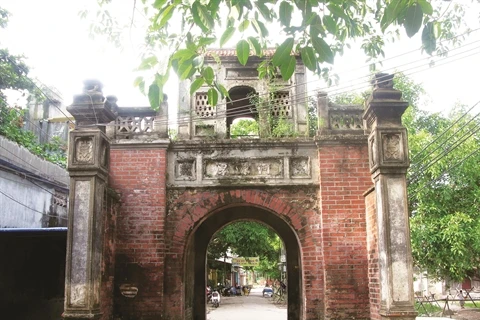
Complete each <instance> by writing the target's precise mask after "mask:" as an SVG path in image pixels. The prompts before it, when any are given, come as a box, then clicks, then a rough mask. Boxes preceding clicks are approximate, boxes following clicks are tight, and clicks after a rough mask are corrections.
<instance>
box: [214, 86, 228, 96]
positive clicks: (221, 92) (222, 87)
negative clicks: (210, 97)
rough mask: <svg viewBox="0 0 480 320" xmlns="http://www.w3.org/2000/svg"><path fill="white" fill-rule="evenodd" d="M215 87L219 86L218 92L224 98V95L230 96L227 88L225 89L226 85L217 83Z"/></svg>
mask: <svg viewBox="0 0 480 320" xmlns="http://www.w3.org/2000/svg"><path fill="white" fill-rule="evenodd" d="M215 87H216V88H217V90H218V92H220V95H221V96H222V99H223V98H224V97H228V96H229V94H228V91H227V89H225V87H224V86H223V85H221V84H219V83H215Z"/></svg>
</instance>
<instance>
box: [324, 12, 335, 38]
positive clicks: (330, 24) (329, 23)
mask: <svg viewBox="0 0 480 320" xmlns="http://www.w3.org/2000/svg"><path fill="white" fill-rule="evenodd" d="M323 24H324V25H325V28H327V31H328V32H330V33H331V34H336V33H337V23H336V22H335V20H334V19H333V18H332V17H331V16H324V17H323Z"/></svg>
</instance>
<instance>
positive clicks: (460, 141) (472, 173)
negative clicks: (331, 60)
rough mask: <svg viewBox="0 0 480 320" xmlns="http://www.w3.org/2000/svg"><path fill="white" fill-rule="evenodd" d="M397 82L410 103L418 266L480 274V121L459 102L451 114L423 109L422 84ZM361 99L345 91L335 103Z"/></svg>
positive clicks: (450, 274) (454, 275)
mask: <svg viewBox="0 0 480 320" xmlns="http://www.w3.org/2000/svg"><path fill="white" fill-rule="evenodd" d="M394 82H395V88H396V89H397V90H400V91H402V94H403V99H404V100H405V101H408V102H409V108H408V109H407V110H406V112H405V113H404V115H403V118H402V122H403V124H404V125H405V127H406V128H407V130H408V144H409V150H410V159H411V166H410V169H409V171H408V173H407V178H408V182H409V184H408V200H409V213H410V229H411V243H412V255H413V260H414V264H415V265H416V266H417V267H419V268H420V269H421V270H426V271H428V274H429V276H430V277H433V278H437V279H452V280H457V281H461V280H463V279H464V278H465V277H472V276H474V275H478V272H479V270H478V266H479V262H480V240H479V239H480V203H479V201H478V199H479V196H480V171H479V170H478V163H479V162H480V136H479V135H478V133H477V132H478V128H479V127H480V120H479V119H478V116H472V115H471V114H470V113H468V112H467V111H468V110H467V109H466V108H465V106H461V105H459V106H456V107H455V108H454V109H453V110H452V111H451V113H450V114H449V115H448V116H444V115H442V114H440V113H428V112H426V111H423V110H421V109H420V103H421V102H420V101H421V98H422V97H424V96H425V95H426V92H425V90H424V89H423V87H422V86H421V85H419V84H416V83H415V82H413V81H412V80H411V79H409V78H407V77H405V76H403V75H401V74H399V75H397V76H396V78H395V79H394ZM364 96H365V95H364ZM358 99H362V97H361V96H360V95H358V96H357V98H355V96H353V95H344V96H339V97H336V102H337V103H350V102H352V101H358ZM477 112H478V108H477Z"/></svg>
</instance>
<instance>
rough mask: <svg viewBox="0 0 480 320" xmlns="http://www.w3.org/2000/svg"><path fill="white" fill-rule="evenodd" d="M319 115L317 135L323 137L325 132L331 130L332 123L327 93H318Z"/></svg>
mask: <svg viewBox="0 0 480 320" xmlns="http://www.w3.org/2000/svg"><path fill="white" fill-rule="evenodd" d="M317 114H318V131H317V135H321V134H322V133H323V132H324V131H325V130H328V129H330V123H329V121H328V96H327V93H326V92H323V91H320V92H318V93H317Z"/></svg>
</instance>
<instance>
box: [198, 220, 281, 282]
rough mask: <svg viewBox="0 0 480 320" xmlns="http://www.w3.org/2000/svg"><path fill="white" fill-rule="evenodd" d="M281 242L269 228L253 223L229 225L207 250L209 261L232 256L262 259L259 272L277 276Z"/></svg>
mask: <svg viewBox="0 0 480 320" xmlns="http://www.w3.org/2000/svg"><path fill="white" fill-rule="evenodd" d="M280 246H281V240H280V238H279V237H278V236H277V234H276V233H275V232H274V231H273V230H272V229H270V228H269V227H267V226H265V225H263V224H261V223H258V222H253V221H240V222H235V223H232V224H229V225H227V226H225V227H224V228H222V229H221V230H220V231H218V232H217V233H216V234H215V235H214V236H213V238H212V240H211V241H210V244H209V245H208V249H207V256H208V258H209V259H222V258H223V257H225V256H226V255H227V252H228V250H230V251H231V254H233V255H235V256H239V257H257V256H258V257H260V267H258V268H256V270H257V271H260V272H266V273H269V274H270V273H273V274H275V270H274V269H275V268H277V262H278V258H279V250H280Z"/></svg>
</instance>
